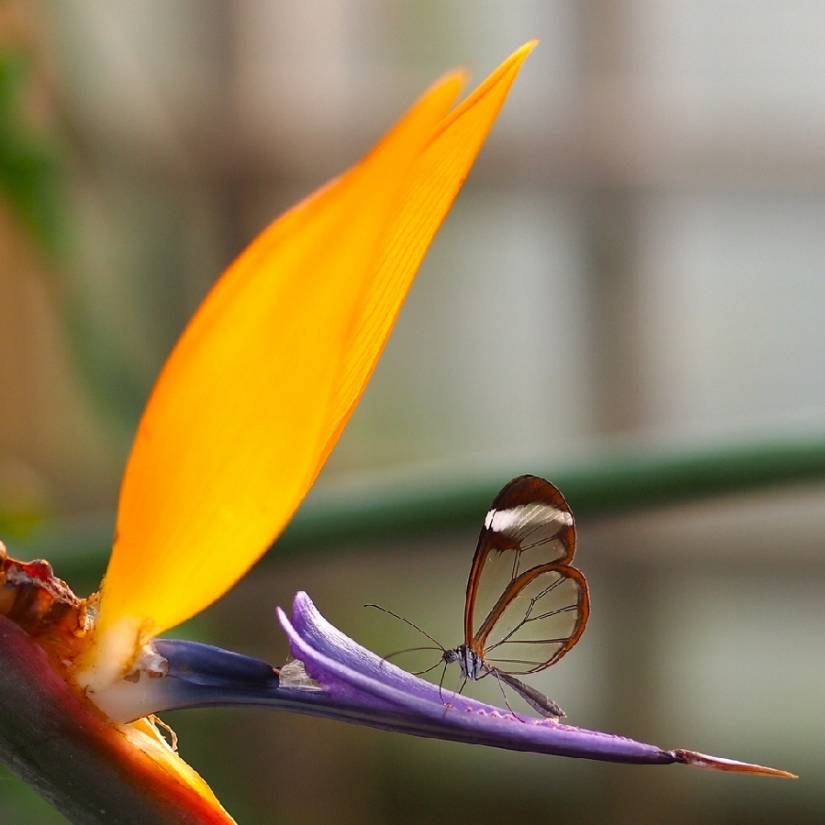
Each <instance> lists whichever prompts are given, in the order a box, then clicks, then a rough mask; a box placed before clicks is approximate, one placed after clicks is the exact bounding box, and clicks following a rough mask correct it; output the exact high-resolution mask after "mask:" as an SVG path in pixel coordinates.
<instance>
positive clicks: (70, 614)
mask: <svg viewBox="0 0 825 825" xmlns="http://www.w3.org/2000/svg"><path fill="white" fill-rule="evenodd" d="M93 609H94V597H93V598H91V599H79V598H78V597H77V596H75V594H74V593H72V591H71V589H70V588H69V586H68V585H67V584H66V582H64V581H63V580H62V579H59V578H58V577H57V576H55V575H54V572H53V571H52V567H51V565H50V564H49V563H48V562H47V561H43V560H37V561H30V562H21V561H16V560H15V559H11V558H9V556H8V553H7V552H6V548H5V545H4V544H3V543H2V542H0V616H5V617H7V618H9V619H11V620H12V621H13V622H14V623H15V624H17V625H18V626H19V627H21V628H22V629H23V630H24V631H25V632H26V633H27V634H28V635H29V636H30V637H31V638H32V639H33V641H35V642H36V643H37V644H38V645H40V647H42V648H43V649H44V650H45V651H46V653H47V654H48V655H49V657H50V658H51V659H52V663H53V664H55V665H56V666H57V667H58V668H61V667H65V666H66V665H67V664H68V662H70V661H71V660H72V659H73V658H74V657H75V655H76V654H77V651H78V650H79V649H80V648H81V647H82V646H84V645H85V644H86V643H87V640H86V637H87V635H88V633H89V631H90V630H91V628H92V625H93V618H92V611H93Z"/></svg>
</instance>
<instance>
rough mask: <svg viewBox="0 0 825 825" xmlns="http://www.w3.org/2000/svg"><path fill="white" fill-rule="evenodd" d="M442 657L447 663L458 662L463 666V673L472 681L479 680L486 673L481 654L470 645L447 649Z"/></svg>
mask: <svg viewBox="0 0 825 825" xmlns="http://www.w3.org/2000/svg"><path fill="white" fill-rule="evenodd" d="M441 658H442V659H443V660H444V664H446V665H451V664H452V663H453V662H458V666H459V667H460V668H461V675H462V676H463V677H464V678H465V679H469V680H470V681H471V682H476V681H478V680H479V679H480V678H481V677H482V676H483V675H484V674H485V673H486V669H485V667H484V662H483V660H482V658H481V656H479V655H478V653H476V652H475V650H473V649H472V648H471V647H470V646H469V645H466V644H464V645H459V646H458V647H454V648H452V649H451V650H445V651H444V654H443V655H442V657H441Z"/></svg>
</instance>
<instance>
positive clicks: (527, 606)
mask: <svg viewBox="0 0 825 825" xmlns="http://www.w3.org/2000/svg"><path fill="white" fill-rule="evenodd" d="M589 613H590V605H589V598H588V593H587V583H586V582H585V579H584V576H583V575H582V574H581V573H580V572H579V571H578V570H576V569H575V568H572V567H569V566H567V565H557V564H553V565H543V566H540V567H536V568H533V569H531V570H528V571H526V572H525V573H523V574H522V575H521V576H519V577H518V578H516V579H515V580H514V581H513V582H511V584H510V586H508V587H507V589H506V590H505V591H504V593H503V594H502V595H501V599H500V600H499V602H498V603H497V604H496V606H495V607H494V608H493V610H492V611H491V613H490V614H489V615H488V617H487V619H485V622H484V624H482V626H481V628H480V629H479V632H478V633H477V634H476V637H475V638H474V640H473V646H474V647H475V648H476V649H477V650H479V652H481V655H482V658H483V659H484V662H485V663H486V664H487V665H488V666H491V667H494V668H495V669H497V670H501V671H504V672H505V673H511V674H514V675H524V674H527V673H536V672H537V671H539V670H544V668H546V667H550V665H552V664H554V663H555V662H557V661H558V660H559V659H560V658H561V657H562V656H563V655H564V654H565V653H567V651H568V650H570V648H572V647H573V645H574V644H575V643H576V642H577V641H578V640H579V638H580V637H581V634H582V633H583V632H584V627H585V624H586V623H587V618H588V616H589Z"/></svg>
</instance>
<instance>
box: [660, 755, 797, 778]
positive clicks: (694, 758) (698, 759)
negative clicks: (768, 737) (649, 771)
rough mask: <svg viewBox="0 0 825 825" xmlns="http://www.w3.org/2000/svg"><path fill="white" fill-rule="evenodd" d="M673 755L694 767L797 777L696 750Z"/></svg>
mask: <svg viewBox="0 0 825 825" xmlns="http://www.w3.org/2000/svg"><path fill="white" fill-rule="evenodd" d="M673 755H674V756H676V758H677V759H678V760H679V761H680V762H683V763H684V764H685V765H693V766H694V767H695V768H705V769H706V770H709V771H728V772H729V773H750V774H753V775H755V776H779V777H781V778H783V779H799V777H798V776H797V775H796V774H795V773H789V772H788V771H780V770H778V769H777V768H766V767H765V766H764V765H752V764H750V763H749V762H737V761H736V760H735V759H722V758H721V757H718V756H707V755H706V754H704V753H697V752H696V751H684V750H675V751H673Z"/></svg>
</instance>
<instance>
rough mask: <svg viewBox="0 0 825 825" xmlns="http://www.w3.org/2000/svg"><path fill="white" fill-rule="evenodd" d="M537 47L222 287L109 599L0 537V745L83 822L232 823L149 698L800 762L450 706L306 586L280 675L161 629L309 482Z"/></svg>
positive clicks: (183, 354) (326, 200) (139, 462)
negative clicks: (17, 554)
mask: <svg viewBox="0 0 825 825" xmlns="http://www.w3.org/2000/svg"><path fill="white" fill-rule="evenodd" d="M533 46H534V43H532V42H531V43H528V44H526V45H525V46H524V47H522V48H521V49H519V50H518V51H517V52H515V53H514V54H513V55H512V56H511V57H510V58H508V59H507V60H506V61H505V62H504V63H503V64H502V65H501V66H500V67H499V68H498V69H497V70H496V71H495V72H494V73H493V74H492V75H491V76H490V77H489V78H488V79H487V80H485V81H484V82H483V83H482V84H481V85H480V86H479V87H478V88H477V89H476V90H475V91H474V92H473V93H472V94H471V95H470V96H469V97H468V98H467V99H466V100H465V101H464V102H463V103H461V104H460V105H458V106H457V107H456V108H454V109H451V107H452V105H453V103H454V101H455V99H456V97H457V95H458V93H459V90H460V86H461V83H462V79H463V75H462V73H461V72H453V73H451V74H448V75H447V76H445V77H444V78H443V79H442V80H441V81H439V82H438V83H436V84H435V85H434V86H433V87H432V88H431V89H430V90H429V91H428V92H427V93H426V94H425V95H424V96H423V97H422V98H421V99H420V100H419V101H418V102H417V103H416V104H415V105H414V106H413V107H412V108H411V109H410V110H409V111H408V112H407V113H406V114H405V115H404V116H403V117H402V118H401V120H400V121H399V122H398V123H397V124H396V125H395V127H393V129H392V130H391V131H390V132H389V133H388V135H387V136H386V137H385V138H384V139H383V140H382V141H381V142H379V143H378V144H377V146H375V147H374V148H373V149H372V151H370V152H369V154H368V155H367V156H366V157H365V158H364V159H363V160H362V161H361V162H360V163H358V164H357V165H356V166H354V167H353V168H352V169H350V170H349V171H348V172H346V173H344V174H343V175H341V176H340V177H338V178H336V179H335V180H333V181H331V182H330V183H328V184H327V185H326V186H324V187H323V188H321V189H320V190H319V191H318V192H316V193H315V194H313V195H311V196H310V197H308V198H307V199H306V200H304V201H302V202H301V203H299V204H298V205H297V206H295V207H294V208H293V209H291V210H290V211H288V212H287V213H286V214H284V215H283V216H282V217H281V218H279V219H278V220H277V221H275V222H274V223H273V224H272V225H271V226H270V227H269V228H268V229H266V230H265V231H264V232H263V233H262V234H261V235H260V236H259V237H258V238H257V239H256V240H255V241H253V243H252V244H251V245H250V246H249V247H248V248H247V249H246V250H245V251H244V252H243V253H242V254H241V256H240V257H239V258H238V259H237V260H236V261H235V262H234V263H233V264H232V266H231V267H230V268H229V269H228V270H227V272H226V273H225V274H224V275H223V276H222V278H221V279H220V280H219V281H218V282H217V283H216V285H215V287H214V288H213V289H212V291H211V292H210V293H209V295H208V296H207V298H206V300H205V301H204V303H203V305H202V306H201V307H200V309H199V310H198V312H197V313H196V315H195V316H194V318H193V319H192V321H191V322H190V323H189V325H188V327H187V328H186V330H185V331H184V333H183V335H182V337H181V339H180V341H179V342H178V344H177V346H176V347H175V349H174V351H173V352H172V354H171V356H170V357H169V359H168V361H167V363H166V365H165V366H164V368H163V371H162V373H161V375H160V377H159V379H158V381H157V383H156V385H155V388H154V390H153V392H152V395H151V397H150V399H149V402H148V404H147V407H146V410H145V412H144V415H143V417H142V419H141V422H140V425H139V428H138V431H137V435H136V437H135V441H134V445H133V448H132V452H131V455H130V457H129V461H128V464H127V468H126V472H125V475H124V479H123V484H122V487H121V492H120V501H119V507H118V515H117V524H116V534H115V541H114V547H113V551H112V556H111V559H110V562H109V566H108V569H107V572H106V576H105V578H104V581H103V585H102V589H101V593H100V595H99V598H98V597H97V596H95V597H92V598H91V599H88V600H82V599H77V598H76V597H74V595H73V594H71V592H70V591H68V589H67V588H65V586H64V585H63V584H62V582H60V580H59V579H56V578H55V577H54V576H53V574H52V573H51V570H50V568H49V567H48V565H46V564H45V563H42V562H35V563H30V564H23V563H19V562H14V561H13V560H11V559H8V558H7V557H5V555H4V554H3V553H1V552H0V562H2V563H1V564H0V585H2V590H0V662H2V665H3V666H2V668H0V758H2V760H3V761H4V762H6V764H7V765H9V766H10V767H11V768H12V769H13V770H14V771H15V772H16V773H18V775H20V776H21V777H22V778H23V779H24V780H26V781H28V782H29V783H30V784H32V785H33V786H34V787H35V788H36V789H38V790H39V791H40V792H41V793H42V794H43V795H44V796H46V798H48V799H49V800H50V801H52V802H53V803H54V804H55V805H56V806H57V807H58V808H60V810H61V811H63V812H64V814H66V816H67V817H68V818H69V819H70V820H71V821H73V822H77V823H103V822H106V823H112V822H117V823H132V822H134V823H141V825H147V823H158V824H159V825H160V824H161V823H163V825H169V823H195V822H206V823H231V822H232V819H231V817H230V816H229V815H228V814H227V813H226V812H225V811H224V809H223V808H222V807H221V805H220V803H219V802H218V801H217V799H216V798H215V796H214V794H212V792H211V790H210V789H209V787H208V785H207V784H206V783H205V782H204V781H203V780H202V779H201V778H200V777H199V776H197V774H196V773H195V772H194V771H193V770H192V769H191V768H190V767H189V766H188V765H186V763H184V762H183V760H182V759H180V758H179V757H178V756H177V754H176V753H175V752H174V750H173V749H172V748H170V747H169V746H168V745H167V743H166V741H165V739H163V737H162V736H160V734H159V733H158V730H157V725H156V723H155V722H154V721H153V719H152V718H151V717H150V715H151V714H153V713H155V712H158V711H161V710H165V709H169V708H182V707H193V706H204V705H216V704H224V705H226V704H236V705H237V704H259V705H260V704H263V705H269V706H272V707H278V708H283V709H290V710H296V711H298V712H303V713H314V714H317V715H323V716H326V717H329V718H337V719H343V720H346V721H353V722H358V723H362V724H367V725H372V726H376V727H381V728H385V729H389V730H397V731H403V732H407V733H412V734H415V735H420V736H432V737H438V738H444V739H453V740H456V741H464V742H475V743H480V744H487V745H494V746H498V747H504V748H510V749H515V750H532V751H538V752H545V753H555V754H561V755H568V756H579V757H588V758H594V759H606V760H613V761H626V762H648V763H660V764H661V763H668V762H681V763H688V764H694V765H699V766H703V767H712V768H715V769H721V770H732V771H740V772H750V773H763V774H772V775H788V774H785V773H784V772H781V771H775V770H773V769H769V768H761V767H759V766H754V765H748V764H745V763H740V762H734V761H731V760H723V759H717V758H714V757H706V756H703V755H701V754H697V753H694V752H690V751H683V750H675V751H663V750H661V749H659V748H657V747H655V746H651V745H644V744H641V743H637V742H633V741H632V740H628V739H624V738H622V737H616V736H609V735H607V734H602V733H598V732H593V731H585V730H582V729H579V728H574V727H571V726H567V725H562V724H559V723H558V722H557V721H556V720H530V719H522V720H521V721H518V720H516V719H515V717H514V715H513V714H512V713H509V714H508V713H501V712H499V710H498V709H496V708H492V707H488V706H484V705H482V704H480V703H478V702H473V701H472V700H469V699H466V698H464V697H459V696H451V697H450V707H449V710H450V712H449V713H446V712H445V704H444V700H443V696H442V694H441V692H440V691H439V690H438V689H437V688H436V687H435V686H433V685H429V684H428V683H424V682H422V681H421V680H419V679H417V678H415V677H413V676H411V675H409V674H406V673H404V672H403V671H400V670H398V669H397V668H395V667H394V666H392V665H389V664H388V663H386V662H383V661H382V660H380V659H378V657H375V656H374V655H373V654H370V653H369V652H368V651H365V650H363V649H362V648H360V647H358V646H357V645H356V644H355V643H354V642H352V641H351V640H349V639H347V638H346V637H345V636H344V635H343V634H341V633H340V632H339V631H337V630H336V629H335V628H332V627H331V626H330V625H328V624H327V623H326V622H325V621H324V620H323V618H322V617H321V616H320V614H318V613H317V611H316V610H315V608H314V606H313V605H312V603H311V601H310V600H309V598H308V597H307V596H306V595H305V594H302V593H299V594H298V595H297V596H296V601H295V605H294V610H293V615H292V617H291V619H290V618H288V617H287V616H286V615H285V614H284V613H283V612H279V617H280V621H281V624H282V626H283V627H284V630H285V632H286V633H287V636H288V637H289V640H290V645H291V650H292V654H293V656H295V657H296V660H297V663H295V664H293V665H290V666H288V667H286V668H284V669H282V670H281V671H280V672H279V671H278V670H276V669H274V668H272V667H270V666H269V665H268V664H267V663H265V662H260V661H258V660H254V659H249V658H247V657H243V656H239V655H237V654H233V653H230V652H227V651H221V650H218V649H215V648H210V647H207V646H204V645H195V644H192V643H186V642H174V641H153V640H155V639H156V637H157V636H158V635H159V634H160V633H162V632H164V631H166V630H169V629H171V628H173V627H175V626H177V625H178V624H180V623H181V622H183V621H185V620H186V619H188V618H190V617H191V616H193V615H194V614H196V613H198V612H199V611H200V610H202V609H204V608H205V607H206V606H208V605H209V604H211V603H212V602H213V601H215V600H216V599H217V598H219V597H220V596H221V595H222V594H223V593H225V592H226V591H227V590H228V589H230V588H231V587H232V585H233V584H234V583H235V582H236V581H237V580H238V579H239V578H240V577H241V576H243V575H244V573H245V572H246V571H247V570H248V569H249V568H250V567H251V566H252V565H253V564H254V563H255V561H256V560H257V559H258V558H259V557H260V556H261V555H262V554H263V553H264V551H265V550H266V548H267V547H268V546H269V545H270V544H271V543H272V541H273V540H274V539H275V538H276V537H277V536H278V535H279V534H280V533H281V531H282V530H283V529H284V527H285V526H286V524H287V523H288V521H289V520H290V518H291V516H292V515H293V513H294V512H295V510H296V509H297V507H298V506H299V504H300V503H301V501H302V499H303V498H304V496H305V495H306V493H307V492H308V490H309V489H310V487H311V485H312V483H313V481H314V480H315V478H316V477H317V475H318V473H319V472H320V469H321V467H322V466H323V464H324V462H325V460H326V458H327V456H328V455H329V453H330V451H331V450H332V447H333V446H334V444H335V443H336V441H337V439H338V437H339V435H340V434H341V431H342V430H343V427H344V426H345V424H346V422H347V420H348V418H349V416H350V415H351V413H352V411H353V409H354V407H355V405H356V403H357V402H358V399H359V398H360V396H361V394H362V392H363V390H364V388H365V386H366V384H367V381H368V380H369V377H370V375H371V373H372V371H373V369H374V367H375V364H376V362H377V360H378V357H379V355H380V353H381V351H382V349H383V346H384V344H385V342H386V340H387V338H388V336H389V334H390V331H391V328H392V326H393V323H394V321H395V319H396V317H397V315H398V312H399V310H400V306H401V304H402V302H403V299H404V297H405V295H406V293H407V291H408V289H409V286H410V283H411V281H412V278H413V276H414V274H415V272H416V270H417V268H418V266H419V264H420V262H421V260H422V259H423V257H424V254H425V252H426V250H427V247H428V246H429V244H430V242H431V240H432V238H433V236H434V234H435V232H436V231H437V229H438V227H439V225H440V223H441V222H442V220H443V218H444V216H445V215H446V213H447V211H448V209H449V207H450V205H451V203H452V201H453V199H454V198H455V196H456V194H457V192H458V189H459V188H460V186H461V184H462V182H463V180H464V178H465V177H466V175H467V173H468V171H469V169H470V167H471V165H472V163H473V161H474V159H475V157H476V155H477V153H478V151H479V149H480V147H481V145H482V143H483V141H484V139H485V137H486V135H487V133H488V131H489V129H490V128H491V126H492V124H493V122H494V120H495V118H496V116H497V114H498V112H499V110H500V108H501V106H502V105H503V103H504V101H505V99H506V97H507V94H508V92H509V90H510V87H511V85H512V83H513V81H514V80H515V78H516V75H517V74H518V72H519V69H520V68H521V65H522V63H523V61H524V60H525V58H526V57H527V55H528V54H529V52H530V51H531V50H532V48H533ZM1 550H2V545H0V551H1ZM525 721H526V722H528V723H527V724H523V723H522V722H525Z"/></svg>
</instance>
